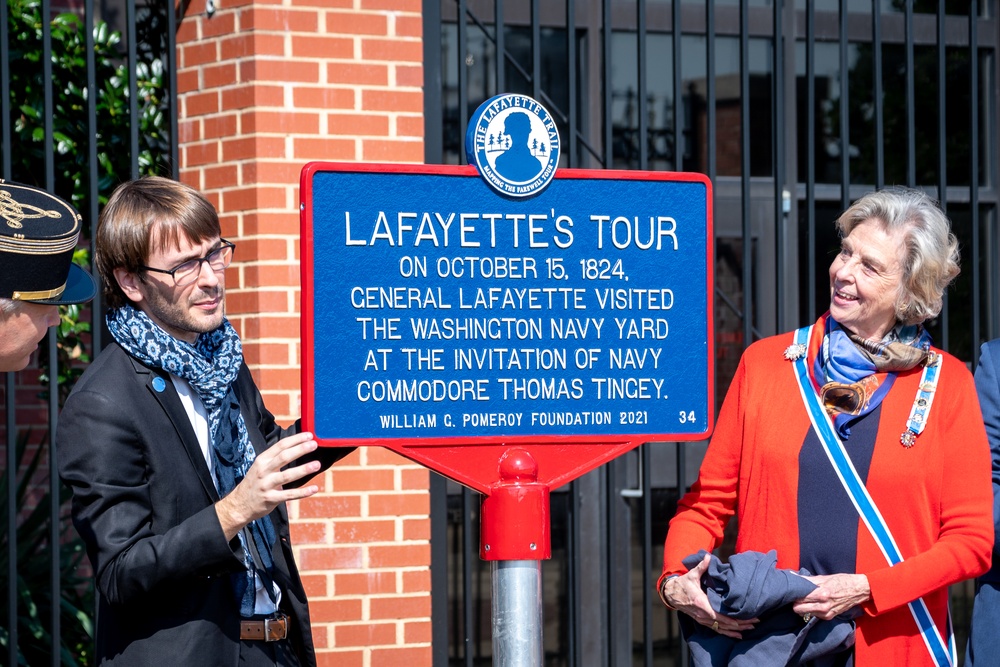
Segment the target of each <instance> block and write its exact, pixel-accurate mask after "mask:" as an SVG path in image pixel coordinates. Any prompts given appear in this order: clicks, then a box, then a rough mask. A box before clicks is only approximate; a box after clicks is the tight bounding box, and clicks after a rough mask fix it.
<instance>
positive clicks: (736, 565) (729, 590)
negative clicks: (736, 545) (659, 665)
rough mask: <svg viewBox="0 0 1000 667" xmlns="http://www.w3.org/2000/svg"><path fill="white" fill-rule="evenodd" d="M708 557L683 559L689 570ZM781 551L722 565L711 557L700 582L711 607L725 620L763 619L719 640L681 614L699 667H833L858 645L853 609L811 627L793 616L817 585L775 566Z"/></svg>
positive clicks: (800, 573)
mask: <svg viewBox="0 0 1000 667" xmlns="http://www.w3.org/2000/svg"><path fill="white" fill-rule="evenodd" d="M707 553H708V552H706V551H704V550H702V551H699V552H698V553H696V554H691V555H690V556H688V557H687V558H685V559H684V561H683V562H684V565H685V566H686V567H687V568H689V569H690V568H692V567H694V566H696V565H697V564H698V563H700V562H701V560H702V559H703V558H704V557H705V555H706V554H707ZM777 563H778V556H777V552H775V551H773V550H772V551H769V552H767V553H766V554H765V553H760V552H757V551H747V552H743V553H740V554H735V555H734V556H732V557H731V558H730V559H729V562H728V563H724V562H722V561H721V560H719V558H718V557H717V556H712V560H711V562H710V564H709V566H708V570H706V571H705V574H704V575H702V579H701V583H702V586H703V588H704V589H705V592H706V594H707V595H708V600H709V603H710V604H711V605H712V608H713V609H714V610H715V611H716V612H718V613H720V614H723V615H725V616H730V617H732V618H737V619H741V620H747V619H751V618H757V619H759V622H758V623H757V624H756V626H754V628H753V629H752V630H748V631H745V632H743V633H741V634H742V635H743V638H742V639H732V638H730V637H726V636H724V635H720V634H719V633H717V632H715V631H714V630H712V629H711V628H707V627H705V626H704V625H701V624H700V623H696V622H695V621H694V619H692V618H691V617H690V616H688V615H687V614H680V615H679V616H680V625H681V632H682V634H683V635H684V639H686V640H687V642H688V645H689V646H690V649H691V661H692V664H693V665H695V667H714V666H716V665H729V666H731V667H739V666H741V665H742V666H744V667H748V666H751V665H752V666H754V667H756V666H758V665H775V666H778V665H803V664H806V663H809V664H811V665H814V666H816V667H819V666H822V665H824V664H833V663H834V662H835V661H837V658H836V657H835V656H836V654H838V653H842V652H843V651H845V650H847V649H849V648H851V647H852V646H854V621H853V619H854V618H857V616H858V615H859V614H860V608H855V609H853V610H851V611H850V612H847V613H846V614H842V615H841V616H838V617H837V618H835V619H833V620H830V621H823V620H820V619H818V618H812V619H811V620H810V621H809V622H808V623H805V622H803V620H802V617H801V616H799V615H798V614H796V613H795V612H794V611H792V603H794V602H795V601H796V600H800V599H802V598H804V597H805V596H807V595H809V593H811V592H812V591H813V590H815V589H816V586H815V584H813V583H812V582H810V581H808V580H807V579H804V578H803V576H808V575H809V574H810V573H809V572H808V571H806V570H799V571H798V572H794V571H792V570H780V569H778V567H777Z"/></svg>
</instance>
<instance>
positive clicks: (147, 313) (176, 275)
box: [58, 177, 350, 666]
mask: <svg viewBox="0 0 1000 667" xmlns="http://www.w3.org/2000/svg"><path fill="white" fill-rule="evenodd" d="M234 252H235V245H234V244H233V243H231V242H229V241H227V240H225V239H223V238H222V236H221V229H220V225H219V219H218V215H217V213H216V211H215V208H214V207H213V206H212V205H211V204H210V203H209V202H208V200H207V199H205V197H204V196H202V195H201V194H200V193H199V192H197V191H196V190H194V189H193V188H191V187H189V186H187V185H184V184H182V183H178V182H176V181H172V180H169V179H165V178H159V177H149V178H143V179H139V180H136V181H132V182H129V183H125V184H123V185H122V186H120V187H119V188H118V189H117V190H116V191H115V192H114V194H113V195H112V196H111V198H110V199H109V200H108V204H107V206H105V208H104V211H103V212H102V213H101V219H100V223H99V226H98V230H97V238H96V240H95V259H96V266H97V269H98V271H99V273H100V275H101V279H102V283H103V290H104V295H105V298H106V301H107V304H108V306H109V311H108V314H107V324H108V329H109V331H110V332H111V335H112V337H113V338H114V343H113V344H111V345H110V346H109V347H108V348H107V349H106V350H104V351H103V352H102V353H101V354H100V355H99V356H98V358H97V359H96V360H95V361H94V363H93V364H92V365H91V366H90V367H89V368H88V369H87V371H86V372H85V373H84V375H83V377H82V378H81V379H80V381H79V382H78V383H77V385H76V387H75V388H74V390H73V392H72V394H71V395H70V397H69V398H68V399H67V401H66V405H65V408H64V409H63V412H62V415H61V416H60V421H59V429H58V447H59V449H58V451H59V456H60V466H59V470H60V476H61V477H62V479H63V480H64V481H65V482H66V483H67V484H68V485H69V486H70V487H71V488H72V490H73V510H72V513H73V522H74V525H75V526H76V528H77V530H78V531H79V533H80V535H81V536H82V537H83V539H84V541H85V542H86V545H87V552H88V555H89V557H90V561H91V563H92V565H93V569H94V575H95V579H96V584H97V586H96V588H97V592H98V597H99V605H98V614H97V633H96V634H97V637H96V641H97V655H96V662H97V664H101V665H111V664H114V665H142V666H145V665H150V664H162V663H163V662H164V661H166V662H168V663H169V664H177V665H206V666H207V665H213V666H214V665H234V666H235V665H244V664H245V665H312V664H315V652H314V650H313V643H312V636H311V631H310V626H309V612H308V607H307V603H306V596H305V591H304V589H303V585H302V581H301V579H300V578H299V575H298V571H297V569H296V567H295V563H294V561H293V558H292V550H291V543H290V541H289V529H288V514H287V511H286V508H285V503H286V502H288V501H290V500H298V499H301V498H306V497H308V496H311V495H313V494H314V493H316V492H317V491H318V487H317V486H316V485H314V484H311V483H310V481H309V480H311V479H312V477H313V476H314V475H315V474H316V473H318V472H320V471H321V470H323V469H325V468H326V467H329V466H330V465H332V464H333V463H334V462H335V461H336V460H338V459H340V458H342V457H343V456H344V455H346V454H347V453H348V452H349V451H350V450H349V449H318V448H317V444H316V442H315V441H314V440H313V439H312V435H311V434H309V433H299V432H298V425H297V424H296V425H295V426H294V427H292V428H291V429H283V428H281V427H279V426H278V425H277V424H276V423H275V420H274V417H273V416H272V415H271V413H270V412H268V410H267V408H265V407H264V403H263V401H262V399H261V395H260V392H259V391H258V389H257V387H256V385H255V384H254V381H253V379H252V377H251V375H250V371H249V369H248V368H247V366H246V364H244V363H243V354H242V346H241V343H240V339H239V336H238V335H237V334H236V332H235V330H234V329H233V327H232V325H230V323H229V321H228V320H227V319H226V317H225V305H224V297H225V269H226V268H227V267H228V266H229V265H230V263H231V262H232V259H233V254H234Z"/></svg>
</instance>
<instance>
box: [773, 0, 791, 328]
mask: <svg viewBox="0 0 1000 667" xmlns="http://www.w3.org/2000/svg"><path fill="white" fill-rule="evenodd" d="M772 18H773V21H772V26H773V32H774V48H773V49H772V61H773V72H772V74H771V81H772V88H771V89H772V96H771V104H772V107H773V111H772V114H771V117H772V119H773V120H772V121H771V127H772V130H773V135H774V136H773V137H772V144H773V148H772V150H773V151H774V160H773V162H774V223H775V228H776V233H775V235H774V237H775V244H774V245H775V247H774V254H775V259H776V260H777V261H776V262H775V267H776V271H775V274H776V275H775V287H776V290H777V293H776V294H775V295H774V296H775V300H776V301H777V308H776V309H775V317H776V319H777V322H776V326H775V331H784V330H785V327H786V324H785V312H786V310H787V308H786V303H787V299H785V297H784V291H785V282H786V280H787V277H786V274H787V271H786V267H785V261H786V248H785V235H786V234H787V233H788V229H787V223H788V215H787V214H786V212H785V132H784V128H785V35H784V30H783V29H782V26H783V22H784V10H783V3H780V2H775V3H774V5H773V9H772Z"/></svg>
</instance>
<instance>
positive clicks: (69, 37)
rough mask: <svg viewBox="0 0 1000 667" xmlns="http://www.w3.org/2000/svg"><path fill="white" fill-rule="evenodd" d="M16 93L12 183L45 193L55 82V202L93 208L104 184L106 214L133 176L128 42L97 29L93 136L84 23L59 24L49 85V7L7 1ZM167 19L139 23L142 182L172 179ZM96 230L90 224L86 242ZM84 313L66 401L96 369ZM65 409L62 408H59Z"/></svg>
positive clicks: (68, 346)
mask: <svg viewBox="0 0 1000 667" xmlns="http://www.w3.org/2000/svg"><path fill="white" fill-rule="evenodd" d="M8 12H9V14H8V17H9V18H8V26H9V42H10V62H11V63H12V64H15V66H14V67H12V68H11V70H10V95H11V118H10V127H11V130H12V142H11V144H12V145H11V149H12V150H11V153H12V174H11V178H12V180H15V181H20V182H22V183H30V184H33V185H37V186H39V187H42V188H45V187H46V177H45V174H46V173H47V171H46V169H47V164H48V163H47V162H46V158H47V150H46V146H47V144H46V141H45V137H46V127H45V123H46V117H45V113H46V99H45V92H46V83H47V82H49V81H50V82H51V95H52V99H51V108H52V112H51V116H52V117H51V123H52V125H51V138H52V142H51V143H52V149H53V150H52V155H51V156H48V157H50V159H51V161H52V165H53V167H54V178H55V187H54V190H55V192H56V194H58V195H59V196H61V197H63V198H64V199H66V200H67V201H70V202H72V203H73V205H74V206H76V208H77V210H79V211H81V212H82V213H87V212H88V211H89V210H90V206H89V204H90V200H89V197H90V192H91V183H92V182H93V180H95V179H96V191H97V197H98V207H99V206H100V205H102V204H104V203H105V202H106V201H107V197H108V196H109V195H110V194H111V191H112V190H113V189H114V188H115V186H117V185H118V184H119V183H121V182H122V181H125V180H128V179H129V178H130V177H131V175H132V156H131V145H132V139H131V132H132V121H131V114H130V94H131V93H130V91H129V80H130V77H129V70H128V67H127V62H126V61H125V59H124V58H123V53H122V51H123V44H122V36H121V33H119V32H118V31H116V30H112V29H111V28H110V27H109V26H108V24H107V23H105V22H104V21H97V22H96V23H95V24H94V26H93V40H94V47H93V54H92V56H93V58H92V60H93V66H94V80H95V91H94V94H93V99H94V104H95V108H96V118H95V121H96V132H94V131H92V129H91V128H90V124H89V120H88V114H89V110H88V101H89V100H90V99H91V95H92V94H91V91H90V90H89V89H88V88H87V85H86V84H87V67H88V59H87V43H86V37H87V35H86V32H85V25H84V22H83V20H82V19H81V18H80V17H79V16H77V15H76V14H71V13H62V14H58V15H56V16H55V17H54V18H52V20H51V22H50V24H49V25H50V30H51V45H52V47H51V54H52V57H51V63H50V65H51V78H46V76H45V72H44V69H43V64H44V63H43V58H42V54H43V48H42V46H43V42H42V39H43V34H42V16H41V2H40V1H39V0H10V1H9V2H8ZM165 24H166V21H165V19H164V17H163V16H162V15H160V14H157V13H155V12H152V11H150V10H142V11H140V12H139V15H138V17H137V26H136V33H137V35H138V39H137V45H136V51H137V55H138V58H137V60H138V62H137V64H136V76H135V82H136V83H135V85H136V102H137V104H136V107H137V112H138V115H137V121H138V123H137V124H138V128H137V129H138V147H139V150H138V154H137V155H136V163H137V165H138V172H139V174H140V175H147V174H169V173H170V167H169V162H168V161H169V156H170V142H169V122H168V121H169V117H168V116H167V113H168V111H169V106H168V104H167V100H166V97H165V94H166V81H165V78H164V64H163V60H164V59H163V57H162V54H163V53H165V49H166V34H165V28H166V25H165ZM92 149H93V150H95V151H96V158H97V160H96V162H97V169H96V172H92V171H91V164H90V161H91V157H90V154H91V150H92ZM90 222H93V221H88V220H85V221H84V235H85V236H86V235H88V234H89V230H90V224H88V223H90ZM74 261H76V262H77V263H79V264H81V265H82V266H85V267H86V266H89V264H90V252H89V249H88V248H86V246H84V247H82V248H81V249H79V250H78V251H77V252H76V254H75V256H74ZM86 312H89V311H88V309H87V308H86V307H83V308H81V307H79V306H70V307H68V308H64V309H63V312H62V316H61V319H62V321H61V323H60V325H59V333H58V335H59V338H58V340H59V344H58V361H59V363H58V368H59V375H58V380H59V390H60V399H65V397H66V396H67V395H68V393H69V391H70V389H72V387H73V384H74V383H75V382H76V379H77V378H78V377H79V376H80V374H81V373H82V372H83V363H85V362H88V361H90V356H89V355H88V354H87V353H86V349H87V348H86V346H85V341H86V334H89V332H90V324H89V323H88V322H87V321H86V319H84V318H82V317H81V316H82V315H83V314H84V313H86ZM40 363H41V365H42V369H43V377H42V379H43V381H46V382H47V381H48V356H47V355H44V354H43V355H40ZM60 402H61V400H60Z"/></svg>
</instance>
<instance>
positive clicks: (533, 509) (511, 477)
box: [479, 447, 552, 561]
mask: <svg viewBox="0 0 1000 667" xmlns="http://www.w3.org/2000/svg"><path fill="white" fill-rule="evenodd" d="M497 474H498V476H499V479H498V480H497V482H496V483H495V484H494V485H493V486H491V487H490V493H489V495H487V496H486V497H485V498H484V499H483V505H482V517H481V521H480V547H479V557H480V558H482V559H483V560H487V561H494V560H544V559H548V558H551V557H552V539H551V525H550V518H549V487H548V486H547V485H545V484H540V483H539V482H538V463H537V462H536V461H535V457H533V456H532V455H531V452H530V451H528V450H527V449H525V448H523V447H512V448H510V449H508V450H506V451H505V452H504V453H503V454H502V455H501V456H500V460H499V462H498V465H497Z"/></svg>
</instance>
